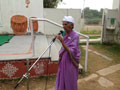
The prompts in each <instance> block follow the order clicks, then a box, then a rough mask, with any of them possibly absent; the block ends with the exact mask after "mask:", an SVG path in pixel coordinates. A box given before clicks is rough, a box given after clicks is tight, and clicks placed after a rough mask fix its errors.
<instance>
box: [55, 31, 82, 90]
mask: <svg viewBox="0 0 120 90" xmlns="http://www.w3.org/2000/svg"><path fill="white" fill-rule="evenodd" d="M63 40H64V42H65V44H66V45H67V47H68V48H69V50H70V52H71V54H72V55H73V57H74V58H75V60H76V62H79V59H80V55H81V52H80V49H79V35H78V34H77V33H76V32H74V30H72V32H71V33H69V34H68V35H65V36H64V38H63ZM59 56H60V60H59V67H58V73H57V78H56V86H55V90H77V80H78V68H77V67H76V66H75V65H74V64H73V62H72V60H71V58H70V55H69V54H68V52H67V51H66V50H65V49H64V48H63V47H62V48H61V50H60V51H59Z"/></svg>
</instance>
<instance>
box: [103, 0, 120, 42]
mask: <svg viewBox="0 0 120 90" xmlns="http://www.w3.org/2000/svg"><path fill="white" fill-rule="evenodd" d="M102 25H103V28H102V43H117V44H120V0H113V9H104V11H103V20H102Z"/></svg>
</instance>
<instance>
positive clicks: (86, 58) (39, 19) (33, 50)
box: [29, 18, 89, 72]
mask: <svg viewBox="0 0 120 90" xmlns="http://www.w3.org/2000/svg"><path fill="white" fill-rule="evenodd" d="M29 20H30V24H31V36H32V55H33V56H34V55H35V47H34V41H35V36H34V33H33V23H32V21H46V22H49V23H51V24H54V25H56V26H58V27H61V28H63V26H62V25H60V24H58V23H56V22H53V21H52V20H49V19H46V18H30V19H29ZM77 33H78V34H79V35H80V36H83V37H85V38H86V39H87V42H86V55H85V67H84V68H85V72H87V61H88V45H89V37H88V36H87V35H84V34H82V33H79V32H77Z"/></svg>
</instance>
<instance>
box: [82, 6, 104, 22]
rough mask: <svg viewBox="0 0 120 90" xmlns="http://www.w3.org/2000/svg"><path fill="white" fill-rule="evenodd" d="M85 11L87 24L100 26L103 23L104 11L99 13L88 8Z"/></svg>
mask: <svg viewBox="0 0 120 90" xmlns="http://www.w3.org/2000/svg"><path fill="white" fill-rule="evenodd" d="M83 11H84V18H85V21H86V22H85V23H86V24H99V23H100V22H101V20H102V12H103V9H101V10H100V11H98V10H92V9H90V8H89V7H86V8H85V9H84V10H83ZM82 13H83V12H82Z"/></svg>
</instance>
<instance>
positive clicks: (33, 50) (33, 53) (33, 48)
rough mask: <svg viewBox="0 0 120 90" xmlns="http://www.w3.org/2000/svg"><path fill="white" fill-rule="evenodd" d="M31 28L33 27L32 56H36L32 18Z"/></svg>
mask: <svg viewBox="0 0 120 90" xmlns="http://www.w3.org/2000/svg"><path fill="white" fill-rule="evenodd" d="M30 27H31V36H32V56H34V55H35V47H34V40H35V39H34V32H33V23H32V19H31V18H30Z"/></svg>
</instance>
